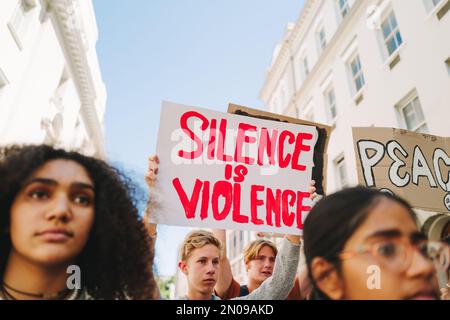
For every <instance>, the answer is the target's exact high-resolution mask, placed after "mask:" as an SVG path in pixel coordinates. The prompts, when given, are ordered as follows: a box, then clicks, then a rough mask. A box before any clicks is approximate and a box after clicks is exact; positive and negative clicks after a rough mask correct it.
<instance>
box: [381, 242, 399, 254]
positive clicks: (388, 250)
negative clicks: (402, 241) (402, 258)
mask: <svg viewBox="0 0 450 320" xmlns="http://www.w3.org/2000/svg"><path fill="white" fill-rule="evenodd" d="M378 253H379V254H380V255H382V256H384V257H387V258H390V257H393V256H395V254H396V253H397V247H396V245H395V244H394V243H385V244H382V245H381V246H379V247H378Z"/></svg>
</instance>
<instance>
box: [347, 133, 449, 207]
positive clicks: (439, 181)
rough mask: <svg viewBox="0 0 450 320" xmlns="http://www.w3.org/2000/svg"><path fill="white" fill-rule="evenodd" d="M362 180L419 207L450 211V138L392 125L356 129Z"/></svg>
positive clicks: (357, 156) (355, 138)
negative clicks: (394, 127)
mask: <svg viewBox="0 0 450 320" xmlns="http://www.w3.org/2000/svg"><path fill="white" fill-rule="evenodd" d="M353 140H354V147H355V153H356V162H357V170H358V179H359V182H360V183H361V184H363V185H365V186H367V187H371V188H377V189H384V190H385V191H387V192H392V193H394V194H396V195H398V196H401V197H402V198H404V199H406V200H408V201H409V202H410V203H411V205H412V206H413V207H415V208H418V209H423V210H427V211H433V212H449V211H450V193H449V192H450V172H449V169H450V157H449V154H450V138H443V137H437V136H432V135H428V134H422V133H416V132H411V131H407V130H402V129H392V128H353Z"/></svg>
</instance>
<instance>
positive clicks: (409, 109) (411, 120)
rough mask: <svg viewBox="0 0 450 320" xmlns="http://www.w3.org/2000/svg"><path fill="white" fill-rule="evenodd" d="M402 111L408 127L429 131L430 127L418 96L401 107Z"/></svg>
mask: <svg viewBox="0 0 450 320" xmlns="http://www.w3.org/2000/svg"><path fill="white" fill-rule="evenodd" d="M400 112H401V115H402V117H403V121H404V122H405V124H406V128H407V129H408V130H410V131H415V132H420V133H428V127H427V124H426V122H425V117H424V116H423V111H422V106H421V105H420V100H419V98H418V97H417V96H415V97H414V98H412V99H411V100H409V101H408V102H407V103H406V104H405V105H403V106H401V107H400Z"/></svg>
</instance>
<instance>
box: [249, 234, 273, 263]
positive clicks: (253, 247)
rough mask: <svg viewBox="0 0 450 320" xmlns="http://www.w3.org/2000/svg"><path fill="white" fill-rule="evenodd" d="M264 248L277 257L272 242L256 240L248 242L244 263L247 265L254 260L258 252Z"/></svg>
mask: <svg viewBox="0 0 450 320" xmlns="http://www.w3.org/2000/svg"><path fill="white" fill-rule="evenodd" d="M265 246H267V247H269V248H270V249H272V251H273V253H274V255H275V256H276V255H277V253H278V249H277V247H276V245H275V244H274V243H273V242H272V241H269V240H265V239H257V240H254V241H252V242H250V243H249V244H248V245H247V247H245V249H244V262H245V263H247V262H249V261H251V260H255V259H256V257H257V256H258V255H259V252H260V251H261V249H262V248H263V247H265Z"/></svg>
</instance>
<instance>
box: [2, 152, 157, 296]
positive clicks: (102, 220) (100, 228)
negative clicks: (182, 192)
mask: <svg viewBox="0 0 450 320" xmlns="http://www.w3.org/2000/svg"><path fill="white" fill-rule="evenodd" d="M0 177H1V183H0V280H1V281H2V283H1V286H0V299H152V298H157V297H158V290H157V286H156V282H155V280H154V278H153V271H152V265H153V250H152V248H153V246H152V244H151V242H152V240H151V239H150V238H149V237H148V234H147V231H146V228H145V225H144V223H142V220H141V219H140V218H139V215H138V210H137V208H136V206H135V204H134V201H135V196H136V188H134V186H133V184H132V183H131V181H130V180H129V179H127V178H126V177H125V176H124V175H123V174H121V173H120V172H119V171H118V170H117V169H115V168H113V167H111V166H109V165H108V164H107V163H105V162H104V161H101V160H98V159H94V158H91V157H87V156H84V155H81V154H79V153H77V152H68V151H65V150H60V149H54V148H52V147H49V146H43V145H42V146H24V147H18V146H13V147H7V148H3V149H1V150H0ZM71 265H76V266H78V267H79V268H80V269H79V270H81V289H80V290H76V289H73V290H71V289H68V286H67V280H68V277H69V274H68V273H67V270H68V267H69V266H71Z"/></svg>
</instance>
